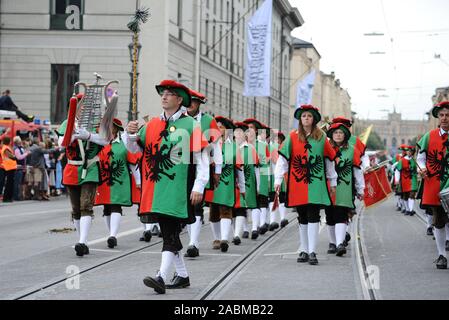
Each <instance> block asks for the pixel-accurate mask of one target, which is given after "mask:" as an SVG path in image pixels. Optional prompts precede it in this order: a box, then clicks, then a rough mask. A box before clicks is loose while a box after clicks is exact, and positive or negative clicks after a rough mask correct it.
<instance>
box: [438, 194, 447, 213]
mask: <svg viewBox="0 0 449 320" xmlns="http://www.w3.org/2000/svg"><path fill="white" fill-rule="evenodd" d="M440 199H441V205H442V206H443V208H444V211H446V213H448V212H449V188H446V189H443V190H441V191H440Z"/></svg>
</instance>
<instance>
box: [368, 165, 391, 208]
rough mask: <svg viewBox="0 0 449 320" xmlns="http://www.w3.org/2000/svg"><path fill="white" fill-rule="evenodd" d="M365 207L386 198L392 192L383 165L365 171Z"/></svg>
mask: <svg viewBox="0 0 449 320" xmlns="http://www.w3.org/2000/svg"><path fill="white" fill-rule="evenodd" d="M364 178H365V197H364V202H365V207H367V208H368V207H370V206H373V205H375V204H376V203H379V202H381V201H383V200H385V199H387V198H388V196H389V194H390V193H391V192H392V191H391V187H390V185H389V183H388V177H387V172H386V171H385V167H380V168H378V169H376V170H374V171H370V172H367V173H365V175H364Z"/></svg>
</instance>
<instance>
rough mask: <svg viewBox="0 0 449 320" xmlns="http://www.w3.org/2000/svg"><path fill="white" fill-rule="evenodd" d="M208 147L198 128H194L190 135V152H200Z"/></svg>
mask: <svg viewBox="0 0 449 320" xmlns="http://www.w3.org/2000/svg"><path fill="white" fill-rule="evenodd" d="M208 145H209V143H208V142H207V140H206V138H205V137H204V135H203V133H202V132H201V127H200V126H195V128H194V129H193V132H192V135H191V136H190V151H191V152H200V151H202V150H203V149H204V148H206V147H207V146H208Z"/></svg>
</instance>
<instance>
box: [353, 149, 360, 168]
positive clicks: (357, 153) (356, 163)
mask: <svg viewBox="0 0 449 320" xmlns="http://www.w3.org/2000/svg"><path fill="white" fill-rule="evenodd" d="M352 164H353V165H354V166H355V167H357V168H360V167H361V166H362V155H361V153H360V151H359V150H358V149H356V148H354V159H353V161H352Z"/></svg>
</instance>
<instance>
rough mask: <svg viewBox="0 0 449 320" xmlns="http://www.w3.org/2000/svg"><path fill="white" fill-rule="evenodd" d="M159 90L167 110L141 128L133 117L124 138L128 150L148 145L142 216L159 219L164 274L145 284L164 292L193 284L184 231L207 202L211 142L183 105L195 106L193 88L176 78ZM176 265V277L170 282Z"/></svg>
mask: <svg viewBox="0 0 449 320" xmlns="http://www.w3.org/2000/svg"><path fill="white" fill-rule="evenodd" d="M156 90H157V92H158V94H159V95H160V96H161V104H162V109H163V112H162V114H161V115H160V116H159V117H155V118H153V119H151V120H150V121H149V122H147V123H146V124H145V125H144V126H143V127H142V128H141V129H140V130H139V129H138V122H137V121H131V122H130V123H129V124H128V127H127V134H125V135H124V137H123V139H124V140H126V141H125V144H126V146H127V148H128V150H129V151H131V152H133V153H138V152H140V151H142V149H143V155H142V169H141V173H142V186H141V190H142V194H141V203H140V214H141V215H145V216H148V218H149V220H148V222H158V223H159V226H160V228H161V232H162V240H163V245H162V260H161V266H160V269H159V272H158V273H157V276H156V277H150V276H148V277H146V278H145V279H144V280H143V282H144V284H145V285H146V286H148V287H151V288H153V289H154V290H155V291H156V292H157V293H160V294H163V293H165V289H166V288H172V289H177V288H185V287H187V286H189V285H190V280H189V276H188V273H187V269H186V266H185V263H184V260H183V255H182V252H181V250H182V243H181V240H180V237H179V234H180V232H181V230H182V227H183V225H184V224H191V223H193V222H194V221H195V215H194V214H195V213H194V206H195V205H197V204H199V203H200V202H201V201H202V200H203V193H204V188H205V186H206V184H207V182H208V180H209V163H208V161H207V160H203V158H202V156H201V153H202V150H203V149H204V148H206V147H207V146H208V143H207V141H206V140H205V139H204V137H203V135H202V133H201V127H200V125H199V124H198V123H197V122H196V121H195V119H193V118H192V117H189V116H188V115H186V114H185V112H184V109H183V108H182V107H183V106H184V107H188V106H190V103H191V96H190V91H189V89H188V88H187V87H185V86H184V85H183V84H181V83H178V82H176V81H173V80H163V81H162V82H161V83H160V84H159V85H157V86H156ZM136 133H137V135H135V134H136ZM172 264H174V265H175V269H176V274H177V276H176V277H175V278H174V279H173V282H172V284H170V285H167V286H166V285H165V283H166V281H167V274H168V272H169V270H170V267H171V265H172Z"/></svg>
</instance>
